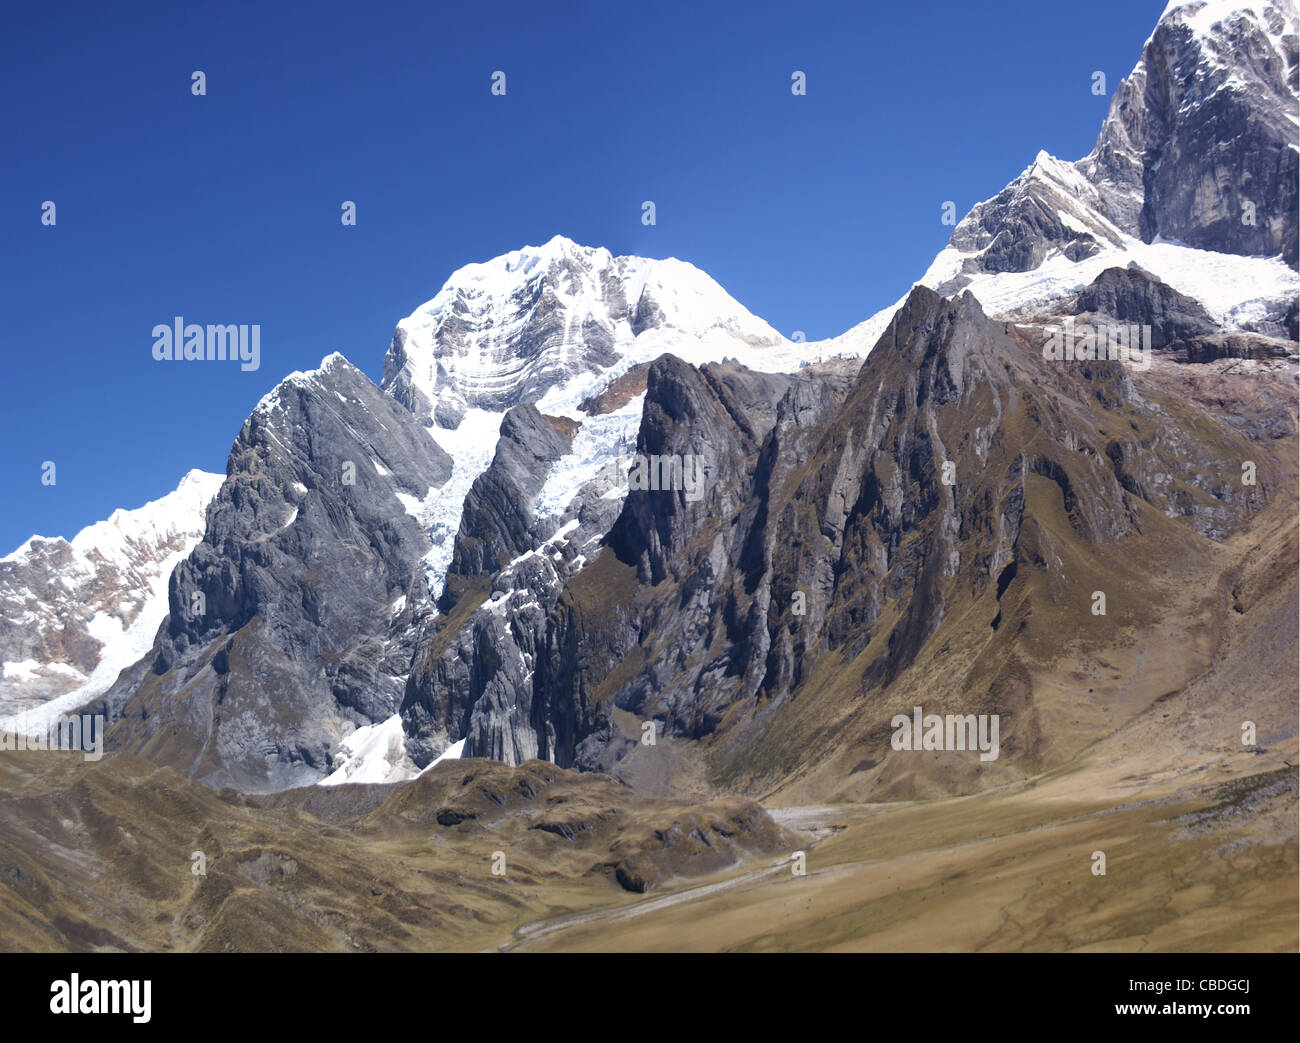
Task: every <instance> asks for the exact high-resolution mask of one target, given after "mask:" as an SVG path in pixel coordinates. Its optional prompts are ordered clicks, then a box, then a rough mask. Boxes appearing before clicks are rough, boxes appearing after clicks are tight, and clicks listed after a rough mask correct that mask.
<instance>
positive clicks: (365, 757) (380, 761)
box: [318, 713, 418, 786]
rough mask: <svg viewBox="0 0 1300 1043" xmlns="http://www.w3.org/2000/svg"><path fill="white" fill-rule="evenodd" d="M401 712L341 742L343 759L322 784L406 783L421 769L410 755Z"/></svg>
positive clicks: (340, 752) (340, 753) (359, 730)
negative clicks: (407, 752)
mask: <svg viewBox="0 0 1300 1043" xmlns="http://www.w3.org/2000/svg"><path fill="white" fill-rule="evenodd" d="M404 741H405V735H404V733H403V731H402V717H401V714H396V713H395V714H393V716H392V717H389V718H388V719H387V720H384V721H380V722H379V723H378V724H367V725H362V726H361V727H360V728H358V729H357V730H356V731H354V732H353V733H352V734H351V735H349V736H348V737H347V738H346V739H344V740H343V741H342V742H340V743H339V756H340V757H341V758H342V762H341V763H340V764H339V766H338V768H336V769H335V770H334V771H333V772H332V773H331V774H330V775H328V776H327V777H326V778H323V779H321V780H320V782H319V783H318V785H321V786H338V785H341V784H342V783H345V782H370V783H376V782H405V781H406V780H407V779H411V778H414V777H415V776H416V774H418V772H417V771H416V768H415V765H414V764H413V763H412V762H411V758H410V757H408V756H407V755H406V747H405V745H404Z"/></svg>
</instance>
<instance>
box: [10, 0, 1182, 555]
mask: <svg viewBox="0 0 1300 1043" xmlns="http://www.w3.org/2000/svg"><path fill="white" fill-rule="evenodd" d="M1163 8H1164V0H1094V2H1092V3H1089V4H1087V5H1084V6H1082V7H1081V6H1080V5H1078V4H1072V3H1063V2H1056V0H1037V2H1030V0H1023V2H1011V0H1002V2H997V0H991V2H988V3H968V2H960V3H955V2H954V3H938V4H925V3H906V2H901V3H900V2H892V3H888V4H875V3H870V2H847V0H845V2H838V3H820V2H808V0H790V2H786V3H771V4H768V3H762V2H757V0H748V2H736V3H722V2H710V0H690V2H672V3H656V2H645V3H630V2H625V0H602V2H578V0H545V2H529V3H518V2H514V0H496V2H493V3H486V4H484V3H472V2H470V3H454V4H443V3H437V2H429V0H424V2H421V3H386V2H371V3H363V4H358V3H348V4H340V3H335V2H331V0H323V2H321V3H316V4H310V5H308V4H292V5H290V4H287V3H273V2H264V3H245V2H239V0H226V2H222V3H182V2H176V0H171V2H168V3H158V4H138V3H129V2H127V3H121V4H105V3H102V2H97V3H94V4H90V3H84V4H82V3H67V4H57V5H54V4H38V3H30V2H28V3H23V2H14V3H10V4H7V5H6V10H5V16H4V27H3V31H2V32H0V97H2V98H3V104H2V105H0V244H2V245H0V307H2V308H3V322H2V323H0V337H2V338H3V340H2V342H0V351H2V352H3V360H4V367H3V374H4V392H3V397H2V398H0V402H2V404H3V408H0V424H2V425H3V432H2V435H0V437H2V440H3V446H4V449H3V452H2V453H0V489H3V494H4V495H3V510H2V511H0V554H4V553H7V552H8V551H10V550H12V549H13V548H14V547H16V546H17V545H18V544H19V543H21V542H22V541H23V540H24V539H26V538H27V537H28V536H29V535H31V534H32V533H33V532H36V533H40V534H41V535H45V536H55V535H62V536H68V537H70V536H72V535H73V534H74V533H75V532H76V531H77V530H78V529H80V528H81V527H82V526H84V525H87V524H90V523H91V522H94V521H97V520H99V519H102V518H105V517H107V516H108V515H109V514H110V513H111V512H112V510H113V509H114V508H115V507H137V506H139V505H140V504H142V503H144V502H145V501H146V500H150V499H154V498H156V497H158V496H161V495H163V494H165V493H166V492H168V491H170V490H171V489H172V488H174V487H175V485H176V484H177V482H178V481H179V479H180V478H181V476H182V475H183V474H184V473H185V471H187V470H188V469H190V468H191V467H201V468H203V469H205V470H209V471H219V472H220V471H224V470H225V462H226V456H227V453H228V452H229V449H230V445H231V442H232V441H233V439H234V438H235V436H236V435H237V434H238V431H239V428H240V425H241V424H242V423H243V421H244V419H245V417H246V416H247V415H248V413H249V412H250V411H251V410H252V408H253V406H254V405H255V404H256V403H257V400H258V399H259V398H260V397H261V396H262V395H263V394H264V393H265V392H266V391H268V390H270V388H272V387H273V386H274V385H275V384H276V383H277V382H278V381H279V380H280V378H281V377H283V376H284V375H285V374H287V373H289V372H291V371H292V370H295V369H310V368H313V367H314V366H316V365H317V364H318V363H319V361H320V359H321V358H322V357H323V356H325V355H327V354H329V353H330V352H331V351H335V350H338V351H342V352H343V353H344V354H345V355H346V356H347V357H348V358H349V359H350V360H352V361H353V362H354V363H355V364H356V365H357V366H359V367H360V368H361V369H362V370H364V371H365V372H366V373H368V374H369V375H370V376H371V377H372V378H373V379H375V380H378V379H379V377H380V375H381V368H382V360H383V355H384V352H385V350H386V349H387V347H388V343H389V339H390V338H391V336H392V332H393V327H394V325H395V324H396V322H397V320H398V319H400V318H402V317H403V316H405V315H408V314H410V313H411V312H412V311H413V310H415V308H416V307H418V306H419V305H420V304H422V303H423V302H424V301H426V300H428V299H429V298H431V297H432V296H433V295H434V294H435V293H436V292H437V291H438V289H439V287H441V285H442V284H443V282H444V281H445V280H446V278H447V276H448V275H449V274H450V273H451V272H452V271H453V270H454V269H455V268H457V267H459V266H461V265H462V264H465V263H468V262H470V261H482V260H486V259H488V258H490V257H493V256H495V255H497V254H500V253H504V252H506V251H509V250H512V249H517V248H518V247H520V246H523V245H526V244H537V243H541V242H545V241H546V240H547V239H549V238H550V237H551V236H552V235H555V234H557V233H560V234H564V235H567V236H569V237H570V238H572V239H575V240H577V241H579V242H581V243H584V244H587V245H591V246H605V247H608V248H609V249H610V250H611V251H613V252H614V253H616V254H625V253H635V254H642V255H646V256H651V257H666V256H676V257H680V258H683V259H685V260H688V261H690V262H692V263H693V264H695V265H697V266H699V267H700V268H702V269H704V270H705V271H707V272H708V273H709V274H710V275H712V276H713V277H714V278H715V279H717V280H718V282H719V283H721V284H722V286H723V287H724V288H726V289H727V290H728V291H729V292H730V293H731V294H732V295H733V296H734V297H736V298H737V299H738V300H739V301H740V302H741V303H743V304H744V305H745V306H746V307H748V308H749V309H750V310H751V311H752V312H754V313H755V314H757V315H760V316H761V317H763V318H764V319H766V320H767V321H768V322H770V323H771V324H772V325H773V326H775V327H776V328H777V329H779V330H781V331H782V332H784V333H786V334H787V335H789V334H790V333H791V332H792V331H794V330H803V331H804V332H805V334H806V335H807V337H808V339H810V340H811V339H815V338H819V337H826V336H833V335H835V334H838V333H841V332H843V331H844V330H846V329H848V328H849V327H850V326H852V325H854V324H855V323H857V322H859V321H861V320H862V319H864V318H866V317H867V316H869V315H871V314H872V313H874V312H875V311H877V310H878V309H880V308H882V307H884V306H886V305H888V304H890V303H892V302H893V301H894V300H896V299H897V298H898V297H899V296H900V295H901V294H902V293H904V292H905V291H906V290H907V288H908V287H909V286H910V285H911V283H912V282H913V281H915V280H916V279H918V278H919V277H920V276H921V275H922V273H923V272H924V271H925V269H926V267H927V266H928V265H929V263H930V261H931V259H932V258H933V257H934V255H935V254H936V253H937V252H938V251H939V250H940V249H941V248H942V247H943V245H944V243H945V242H946V240H947V237H948V234H949V233H950V232H951V229H950V228H948V227H945V226H944V225H943V224H942V223H941V222H940V214H941V207H942V204H943V202H944V201H945V200H953V201H954V202H955V203H956V209H957V213H958V215H961V214H964V213H965V212H966V210H967V209H969V207H970V206H971V205H972V204H974V203H976V202H978V201H979V200H981V199H985V198H988V197H989V196H992V195H994V194H996V193H997V192H998V191H999V190H1000V189H1001V188H1002V187H1003V186H1004V185H1005V184H1006V183H1007V182H1008V181H1010V180H1011V179H1012V178H1013V177H1015V176H1016V175H1017V174H1018V173H1020V171H1021V170H1023V169H1024V168H1025V167H1026V166H1028V165H1029V164H1030V163H1031V162H1032V161H1033V158H1034V155H1035V154H1036V153H1037V151H1038V150H1039V149H1040V148H1043V149H1046V150H1047V151H1048V152H1051V153H1052V154H1054V155H1057V156H1060V157H1062V158H1064V159H1076V158H1078V157H1079V156H1082V155H1084V154H1086V153H1087V152H1088V151H1089V150H1090V149H1091V147H1092V144H1093V141H1094V140H1095V138H1096V135H1097V131H1098V129H1099V128H1100V124H1101V121H1102V118H1103V117H1104V115H1105V111H1106V106H1107V104H1108V100H1109V99H1108V97H1098V96H1095V95H1094V94H1093V93H1092V90H1091V87H1092V74H1093V72H1094V71H1095V70H1101V71H1103V72H1104V73H1105V74H1106V78H1107V83H1106V87H1107V94H1108V95H1109V94H1110V93H1113V91H1114V89H1115V87H1116V86H1117V85H1118V83H1119V81H1120V79H1121V78H1122V77H1123V76H1126V75H1127V74H1128V73H1129V72H1130V71H1131V69H1132V67H1133V65H1134V64H1135V63H1136V61H1137V59H1138V57H1139V55H1140V51H1141V47H1142V44H1143V42H1144V41H1145V40H1146V38H1147V37H1148V35H1149V34H1150V32H1151V30H1152V29H1153V28H1154V26H1155V22H1156V20H1157V18H1158V17H1159V15H1160V13H1161V11H1162V10H1163ZM195 70H202V71H203V72H204V73H205V74H206V79H207V83H206V88H207V94H206V95H205V96H202V97H196V96H195V95H194V94H192V92H191V86H192V73H193V72H194V71H195ZM497 70H501V71H504V72H505V74H506V81H505V82H506V94H505V96H494V95H493V94H492V93H491V86H492V75H493V73H494V72H495V71H497ZM795 70H800V71H803V72H804V73H805V74H806V77H807V94H806V95H805V96H802V97H797V96H795V95H793V94H792V93H791V74H792V73H793V72H794V71H795ZM46 200H51V201H53V202H54V203H55V206H56V211H55V214H56V222H57V223H56V224H55V225H54V226H52V227H50V226H46V225H43V224H42V221H41V216H42V204H43V203H44V202H45V201H46ZM344 200H352V201H354V202H355V203H356V205H357V224H356V226H355V227H345V226H343V224H342V223H341V221H340V214H341V211H340V207H341V204H342V203H343V201H344ZM644 200H654V202H655V204H656V210H657V223H656V224H655V226H653V227H646V226H644V225H642V223H641V204H642V202H643V201H644ZM177 315H180V316H184V317H185V319H186V321H187V322H197V323H247V324H253V323H256V324H260V326H261V366H260V369H258V370H256V371H254V372H242V371H241V370H240V369H239V366H238V365H237V364H229V363H227V364H223V363H218V362H204V363H188V364H174V365H173V364H167V363H162V362H156V361H155V360H154V359H153V357H152V354H151V348H152V346H153V342H154V338H153V335H152V330H153V327H154V326H155V325H157V324H159V323H170V322H171V321H172V319H173V317H175V316H177ZM47 460H51V461H54V462H55V464H56V467H57V472H56V475H57V484H55V485H53V486H48V485H43V484H42V482H41V476H42V465H43V463H44V461H47Z"/></svg>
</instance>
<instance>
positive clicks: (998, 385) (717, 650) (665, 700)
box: [534, 284, 1271, 771]
mask: <svg viewBox="0 0 1300 1043" xmlns="http://www.w3.org/2000/svg"><path fill="white" fill-rule="evenodd" d="M1107 285H1108V284H1107ZM1152 292H1155V291H1152ZM1157 296H1158V294H1157ZM1166 303H1168V302H1166ZM648 388H649V389H648V393H647V405H646V410H645V416H644V419H643V423H642V429H641V434H640V437H639V440H638V450H639V451H650V450H655V451H659V452H664V451H669V450H672V451H678V452H685V451H687V450H697V451H698V450H706V451H708V452H709V453H711V454H712V458H713V460H714V461H715V463H714V465H713V469H712V471H711V472H710V473H711V482H710V484H709V487H708V493H707V495H706V496H705V497H704V499H703V500H701V501H700V502H699V503H698V504H689V503H686V502H684V501H683V499H682V498H681V497H679V496H676V495H668V494H663V493H659V494H654V493H642V494H637V493H630V494H629V496H628V499H627V502H626V504H625V505H624V509H623V512H622V514H621V515H620V517H619V519H618V522H617V523H616V524H615V525H614V527H613V529H612V530H611V532H610V536H609V538H608V540H607V547H606V549H605V552H604V553H603V554H602V556H601V557H599V558H598V559H597V560H596V561H595V562H594V563H593V564H592V565H590V566H589V567H588V568H587V569H585V570H583V571H582V572H581V573H579V574H578V575H576V576H574V577H573V578H572V579H571V580H570V581H569V583H568V584H567V585H566V587H565V589H564V591H563V593H562V594H561V595H560V597H559V599H558V601H557V602H556V605H555V608H554V610H553V611H552V612H551V614H550V619H549V621H548V625H547V630H546V636H545V643H544V647H543V648H541V649H540V650H538V649H536V648H535V650H534V654H535V655H539V656H540V658H539V659H537V660H536V681H535V685H534V706H535V707H536V706H537V704H538V702H539V701H540V702H542V703H543V704H544V707H545V709H544V711H543V713H542V717H543V719H544V720H545V721H547V722H548V724H549V725H550V726H551V727H553V728H554V745H553V747H551V748H544V749H542V750H541V751H539V752H540V753H541V755H544V756H547V757H549V758H550V759H553V760H555V761H556V762H557V763H560V764H563V765H577V766H579V767H582V768H585V769H595V770H605V771H609V770H612V769H614V766H615V764H616V763H617V760H618V759H619V757H620V756H622V755H623V754H624V753H625V752H626V751H627V749H628V748H629V747H630V746H631V745H632V744H631V743H630V742H629V740H627V739H625V738H623V737H622V736H621V735H620V734H619V732H618V729H616V728H614V727H612V725H611V718H610V714H611V713H612V711H613V709H614V708H615V707H617V708H619V709H623V710H627V711H630V712H631V713H633V714H634V715H636V716H637V717H639V718H640V719H643V720H649V719H653V720H655V721H657V722H659V723H660V724H661V725H662V729H663V731H664V733H665V734H667V735H670V736H679V737H683V738H691V739H704V738H707V739H709V740H710V742H711V743H712V744H713V748H714V749H715V750H717V751H721V752H719V753H718V754H717V755H718V756H720V757H723V758H724V759H725V757H727V756H729V754H727V753H726V752H725V751H728V750H730V751H734V756H737V757H742V758H743V751H744V750H745V749H747V748H749V747H750V744H751V743H753V742H756V741H758V739H759V737H760V736H761V735H762V733H763V728H764V721H766V720H768V719H769V718H770V715H771V714H772V713H773V712H774V711H775V710H776V709H777V708H778V707H780V706H781V705H782V704H783V703H785V702H787V701H789V700H791V699H793V698H795V697H796V694H797V692H798V691H799V689H800V686H801V684H802V683H803V681H804V680H805V679H806V678H807V677H809V676H810V675H811V674H812V673H813V672H814V671H816V670H817V669H819V664H821V663H823V662H824V661H826V660H827V658H828V657H834V658H835V661H842V662H844V663H849V662H852V661H854V660H856V659H858V657H859V656H862V655H863V654H864V653H865V652H866V650H867V649H868V647H871V648H874V649H875V651H874V652H873V653H872V657H871V660H870V663H869V665H868V667H867V669H866V670H865V671H864V673H863V684H865V685H866V688H867V691H868V692H870V691H872V690H875V689H881V688H884V687H885V686H887V685H889V684H890V683H891V682H892V681H893V680H894V679H895V678H897V677H898V676H899V675H900V674H901V673H902V672H903V671H904V670H905V669H907V668H908V666H909V665H910V664H911V663H912V662H913V661H914V660H915V659H916V657H917V655H918V653H919V652H920V650H921V649H922V648H923V647H924V646H925V645H926V643H927V642H928V641H929V640H930V639H931V638H932V637H933V636H934V635H935V634H936V633H937V632H938V630H939V628H940V626H941V624H942V623H943V621H944V620H945V618H946V616H947V614H948V607H949V605H950V603H951V602H952V601H953V600H954V599H958V600H959V601H962V603H963V604H965V603H966V599H969V598H971V597H980V596H983V594H982V592H984V591H994V590H996V591H997V594H996V596H997V597H999V598H1000V597H1001V596H1002V594H1004V593H1005V592H1006V589H1007V586H1008V585H1009V583H1010V582H1011V581H1012V580H1013V579H1014V578H1015V577H1016V576H1017V575H1020V576H1021V577H1023V576H1024V575H1025V574H1027V573H1029V572H1032V571H1035V570H1037V571H1039V572H1051V571H1052V570H1053V569H1054V566H1053V564H1052V562H1053V561H1054V560H1055V557H1056V555H1057V554H1058V553H1059V552H1058V551H1056V550H1053V549H1052V548H1053V547H1055V546H1058V544H1057V543H1056V541H1057V540H1058V539H1059V536H1053V535H1052V534H1051V526H1052V525H1055V524H1057V523H1056V522H1051V523H1050V524H1048V525H1047V526H1046V527H1045V521H1046V519H1047V518H1048V517H1057V516H1058V514H1057V512H1059V517H1060V519H1061V524H1063V525H1064V526H1065V527H1066V531H1067V532H1068V533H1069V539H1070V540H1071V541H1073V542H1075V543H1077V544H1078V545H1081V546H1088V545H1092V546H1097V547H1100V546H1104V545H1108V544H1110V543H1113V542H1114V541H1115V540H1117V539H1120V538H1122V537H1124V536H1125V535H1127V534H1130V533H1133V532H1134V531H1135V530H1136V528H1137V527H1138V526H1139V524H1140V521H1139V519H1140V518H1141V516H1142V512H1143V510H1149V509H1150V508H1155V509H1156V510H1158V511H1159V512H1160V513H1161V514H1163V515H1165V516H1166V517H1182V518H1184V519H1186V522H1187V524H1189V525H1190V526H1191V527H1192V528H1194V529H1196V530H1197V531H1199V532H1202V533H1203V534H1205V535H1208V536H1211V537H1212V538H1220V537H1222V536H1223V535H1224V534H1225V533H1226V532H1227V531H1228V530H1229V529H1231V528H1232V527H1233V526H1234V525H1237V524H1239V523H1240V522H1241V521H1242V520H1244V519H1245V518H1247V517H1248V516H1249V515H1250V514H1251V512H1252V511H1254V510H1256V509H1257V508H1258V507H1259V506H1260V505H1261V504H1262V502H1263V498H1264V496H1265V495H1266V492H1265V488H1266V487H1271V486H1270V485H1269V483H1268V482H1261V485H1260V486H1259V487H1243V486H1242V485H1241V483H1240V481H1239V480H1237V479H1238V473H1237V470H1238V467H1239V461H1240V460H1241V459H1244V458H1247V457H1248V456H1249V450H1248V449H1247V448H1246V445H1245V443H1244V442H1243V441H1242V440H1240V439H1239V438H1236V436H1234V435H1232V434H1231V433H1230V432H1228V431H1227V430H1226V429H1225V430H1223V431H1221V432H1219V434H1218V435H1216V437H1215V438H1214V439H1212V440H1210V441H1208V442H1207V440H1206V439H1205V438H1204V436H1203V435H1197V436H1196V437H1189V429H1187V428H1184V427H1183V426H1182V421H1181V419H1179V418H1177V417H1173V416H1169V415H1166V413H1165V412H1164V411H1163V410H1162V409H1160V408H1157V407H1155V406H1153V405H1151V404H1149V403H1147V402H1146V401H1145V400H1144V399H1143V397H1142V396H1141V395H1140V394H1138V393H1137V391H1136V390H1135V387H1134V383H1133V380H1132V379H1131V377H1130V374H1129V373H1128V372H1127V371H1125V370H1124V369H1123V367H1122V366H1121V365H1120V364H1117V363H1108V362H1103V363H1096V362H1093V363H1080V364H1078V365H1077V366H1072V367H1066V366H1060V365H1056V364H1053V363H1050V362H1047V361H1045V360H1044V359H1043V357H1042V354H1041V351H1040V346H1039V344H1038V343H1037V342H1034V341H1029V340H1026V339H1023V338H1021V337H1019V336H1018V335H1017V334H1016V332H1015V330H1014V328H1012V327H1009V326H1004V325H1003V324H1000V323H995V322H991V321H990V320H988V319H987V318H986V317H985V316H984V315H983V313H982V311H981V310H980V308H979V305H978V303H977V302H976V300H975V299H974V297H972V296H970V295H969V294H967V295H965V296H963V297H961V298H959V299H957V300H952V301H949V300H945V299H943V298H941V297H939V296H937V295H936V294H934V293H933V292H931V291H929V290H926V289H924V288H921V287H918V288H917V289H916V290H914V291H913V293H912V295H911V297H909V299H908V301H907V302H906V304H905V305H904V307H903V308H902V309H901V310H900V311H899V312H898V314H897V315H896V316H895V318H894V320H893V323H892V324H891V326H890V327H889V329H888V330H887V331H886V333H885V335H884V337H883V338H882V340H881V342H880V343H879V344H878V345H877V347H876V348H875V350H874V351H873V353H872V355H871V356H870V357H869V359H868V360H867V362H866V364H865V365H864V366H863V367H862V370H861V373H860V374H859V376H858V378H857V381H856V384H855V385H854V387H853V389H852V391H851V392H850V393H849V394H848V396H847V398H845V397H844V396H843V394H842V393H837V391H836V389H835V388H833V387H830V386H828V385H826V384H824V383H820V382H818V381H815V380H810V381H792V380H789V379H786V380H784V381H783V382H782V384H781V385H780V386H777V385H776V383H775V382H774V384H773V385H772V386H771V387H769V389H768V390H769V397H768V399H767V401H768V403H770V405H769V406H768V412H767V414H766V415H767V416H770V417H771V421H770V422H768V421H767V420H766V417H765V418H764V420H763V421H761V422H759V421H755V420H753V419H750V418H752V417H753V416H754V413H753V412H750V411H744V412H743V413H739V412H738V413H733V412H732V406H733V403H734V400H735V399H734V396H735V388H734V383H733V384H731V385H729V384H728V383H727V382H726V381H723V380H721V379H719V377H718V375H717V374H716V373H711V372H710V371H709V367H706V368H705V370H704V371H703V372H697V371H693V370H692V369H691V367H688V366H685V365H684V364H682V363H680V362H678V361H676V360H666V359H664V360H660V361H659V362H657V363H656V364H655V365H654V366H653V367H652V369H651V372H650V376H649V382H648ZM750 390H751V392H752V390H753V387H752V385H750ZM742 415H743V416H745V420H743V421H742V420H741V419H740V416H742ZM759 415H760V416H762V415H763V413H762V412H761V411H760V413H759ZM1224 459H1226V460H1228V461H1229V462H1230V463H1231V466H1229V464H1225V463H1224ZM1172 475H1178V476H1180V477H1179V478H1178V479H1177V480H1175V479H1172V478H1171V476H1172ZM1269 481H1270V482H1271V478H1270V480H1269ZM994 629H996V627H995V628H994Z"/></svg>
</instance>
